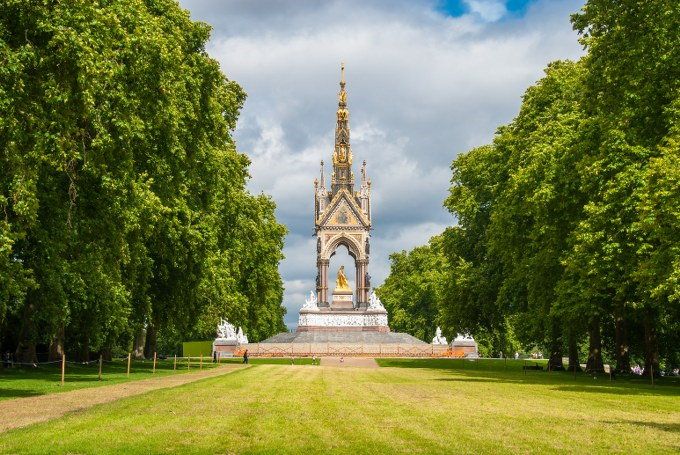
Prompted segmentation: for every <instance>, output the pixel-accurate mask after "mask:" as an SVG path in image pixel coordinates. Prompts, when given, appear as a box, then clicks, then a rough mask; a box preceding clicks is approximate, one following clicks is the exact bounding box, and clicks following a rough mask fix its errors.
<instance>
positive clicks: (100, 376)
mask: <svg viewBox="0 0 680 455" xmlns="http://www.w3.org/2000/svg"><path fill="white" fill-rule="evenodd" d="M99 380H100V381H101V380H102V355H101V354H99Z"/></svg>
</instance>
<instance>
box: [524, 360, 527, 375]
mask: <svg viewBox="0 0 680 455" xmlns="http://www.w3.org/2000/svg"><path fill="white" fill-rule="evenodd" d="M526 375H527V360H526V359H524V376H526Z"/></svg>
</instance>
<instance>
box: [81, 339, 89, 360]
mask: <svg viewBox="0 0 680 455" xmlns="http://www.w3.org/2000/svg"><path fill="white" fill-rule="evenodd" d="M80 361H81V362H89V361H90V336H89V335H88V334H83V341H82V343H81V345H80Z"/></svg>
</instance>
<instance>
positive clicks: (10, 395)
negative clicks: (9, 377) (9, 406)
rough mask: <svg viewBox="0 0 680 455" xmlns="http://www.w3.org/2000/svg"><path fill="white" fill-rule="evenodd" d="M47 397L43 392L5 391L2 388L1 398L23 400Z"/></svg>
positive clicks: (0, 391)
mask: <svg viewBox="0 0 680 455" xmlns="http://www.w3.org/2000/svg"><path fill="white" fill-rule="evenodd" d="M39 395H45V393H43V392H38V391H37V390H31V389H3V388H0V398H23V397H37V396H39Z"/></svg>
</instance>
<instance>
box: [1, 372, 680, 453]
mask: <svg viewBox="0 0 680 455" xmlns="http://www.w3.org/2000/svg"><path fill="white" fill-rule="evenodd" d="M379 363H380V364H381V365H382V366H384V367H383V368H374V369H364V368H351V367H343V368H331V367H324V366H321V367H319V366H308V365H295V366H290V365H252V366H251V367H250V368H247V369H245V370H240V371H237V372H233V373H230V374H227V375H224V376H220V377H216V378H210V379H205V380H201V381H198V382H194V383H192V384H187V385H184V386H181V387H177V388H173V389H164V390H158V391H154V392H150V393H147V394H145V395H142V396H137V397H131V398H126V399H123V400H120V401H118V402H115V403H112V404H107V405H102V406H97V407H94V408H91V409H90V410H87V411H83V412H78V413H74V414H71V415H69V416H67V417H65V418H62V419H59V420H56V421H52V422H48V423H44V424H37V425H34V426H31V427H27V428H24V429H19V430H13V431H10V432H7V433H5V434H3V435H2V437H0V452H2V453H140V454H141V453H243V452H246V453H300V452H307V453H327V452H336V453H384V452H396V453H459V452H464V453H471V452H475V453H480V452H481V453H492V452H493V453H518V452H520V453H527V452H531V453H546V452H547V453H558V452H561V453H564V452H567V453H575V452H577V453H612V452H613V453H643V452H644V453H672V452H675V453H677V451H678V450H680V387H679V386H678V384H677V382H674V381H668V380H665V381H661V383H660V384H658V385H657V386H656V387H654V388H652V387H651V386H650V385H648V384H646V383H643V382H640V381H639V380H633V381H631V380H615V381H611V382H610V381H609V379H608V377H600V378H597V379H593V378H592V377H590V376H586V375H580V376H578V377H577V378H574V377H573V376H572V375H571V374H569V373H547V372H538V371H532V372H527V374H526V375H525V374H524V373H523V372H522V371H521V366H520V365H519V364H514V363H512V362H509V366H507V367H506V365H505V364H504V363H503V362H501V361H496V362H493V361H490V362H479V363H476V364H472V363H465V361H455V360H392V359H383V360H379Z"/></svg>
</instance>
